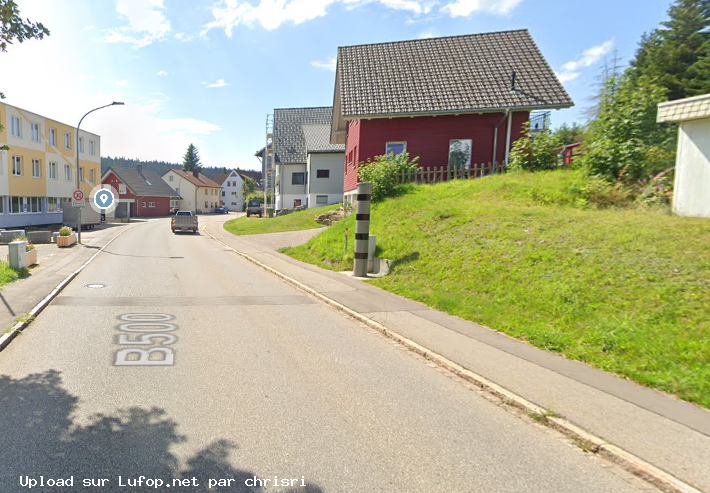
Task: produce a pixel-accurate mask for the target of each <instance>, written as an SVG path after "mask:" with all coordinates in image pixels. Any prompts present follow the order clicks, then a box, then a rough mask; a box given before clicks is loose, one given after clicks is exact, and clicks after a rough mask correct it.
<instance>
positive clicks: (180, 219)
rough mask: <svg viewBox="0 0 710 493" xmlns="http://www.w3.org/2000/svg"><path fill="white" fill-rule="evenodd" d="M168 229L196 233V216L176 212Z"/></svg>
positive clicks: (188, 212) (185, 212) (187, 212)
mask: <svg viewBox="0 0 710 493" xmlns="http://www.w3.org/2000/svg"><path fill="white" fill-rule="evenodd" d="M170 229H171V230H172V231H173V233H175V232H176V231H192V232H193V233H197V229H198V228H197V216H195V215H193V214H192V212H191V211H177V213H176V214H175V215H174V216H173V217H172V219H171V220H170Z"/></svg>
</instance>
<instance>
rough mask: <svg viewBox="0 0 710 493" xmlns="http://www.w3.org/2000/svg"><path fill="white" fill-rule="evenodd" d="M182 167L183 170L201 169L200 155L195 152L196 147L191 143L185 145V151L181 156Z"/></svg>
mask: <svg viewBox="0 0 710 493" xmlns="http://www.w3.org/2000/svg"><path fill="white" fill-rule="evenodd" d="M182 169H183V171H198V172H199V171H202V163H201V162H200V155H199V154H198V152H197V147H195V146H194V145H192V144H190V145H189V146H187V152H185V155H184V156H183V157H182Z"/></svg>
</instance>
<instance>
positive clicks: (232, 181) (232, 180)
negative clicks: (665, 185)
mask: <svg viewBox="0 0 710 493" xmlns="http://www.w3.org/2000/svg"><path fill="white" fill-rule="evenodd" d="M227 183H229V185H227ZM242 183H244V180H242V177H241V176H239V175H238V174H237V172H236V171H232V172H231V173H229V175H228V176H227V179H226V180H224V183H223V184H222V192H224V197H222V196H221V194H220V197H219V198H220V200H221V201H222V202H224V206H225V207H226V208H227V209H228V210H230V211H237V212H241V210H242V205H243V204H244V196H243V194H242Z"/></svg>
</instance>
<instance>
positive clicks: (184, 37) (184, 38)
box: [175, 33, 193, 43]
mask: <svg viewBox="0 0 710 493" xmlns="http://www.w3.org/2000/svg"><path fill="white" fill-rule="evenodd" d="M175 39H177V40H178V41H182V42H183V43H187V42H188V41H192V39H193V37H192V36H190V35H189V34H185V33H175Z"/></svg>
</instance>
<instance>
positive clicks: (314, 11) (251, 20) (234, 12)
mask: <svg viewBox="0 0 710 493" xmlns="http://www.w3.org/2000/svg"><path fill="white" fill-rule="evenodd" d="M504 1H511V0H504ZM516 1H521V0H516ZM338 3H340V4H343V5H345V6H346V7H349V8H355V7H359V6H361V5H366V4H371V3H376V4H380V5H382V6H384V7H386V8H389V9H393V10H404V11H408V12H411V13H413V14H428V13H429V12H431V10H432V8H433V7H434V5H436V3H437V2H436V1H435V0H260V1H259V3H258V4H256V5H254V4H253V3H251V2H249V1H246V0H219V1H218V2H217V3H215V4H214V5H213V6H212V15H213V16H214V20H213V21H212V22H209V23H208V24H206V25H205V26H204V29H203V30H202V32H201V33H200V34H201V35H202V36H205V35H206V34H207V32H209V31H210V30H211V29H214V28H220V29H224V31H225V33H226V34H227V36H228V37H231V36H232V31H233V29H234V28H235V27H237V26H240V25H246V26H253V25H255V24H260V25H261V26H262V27H263V28H264V29H266V30H269V31H271V30H274V29H277V28H278V27H280V26H281V25H282V24H284V23H287V22H292V23H294V24H302V23H304V22H307V21H310V20H313V19H317V18H318V17H323V16H325V15H326V14H327V10H328V7H330V6H331V5H334V4H338Z"/></svg>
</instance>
